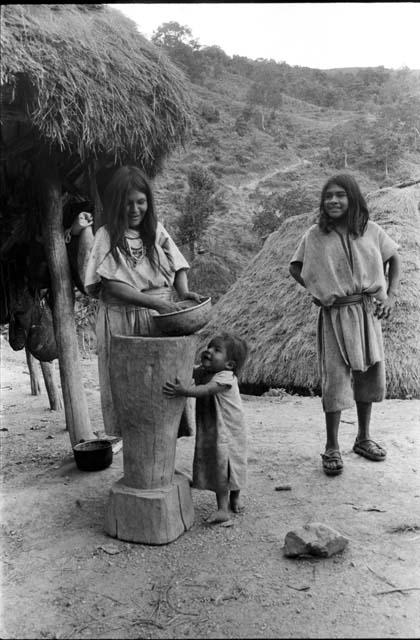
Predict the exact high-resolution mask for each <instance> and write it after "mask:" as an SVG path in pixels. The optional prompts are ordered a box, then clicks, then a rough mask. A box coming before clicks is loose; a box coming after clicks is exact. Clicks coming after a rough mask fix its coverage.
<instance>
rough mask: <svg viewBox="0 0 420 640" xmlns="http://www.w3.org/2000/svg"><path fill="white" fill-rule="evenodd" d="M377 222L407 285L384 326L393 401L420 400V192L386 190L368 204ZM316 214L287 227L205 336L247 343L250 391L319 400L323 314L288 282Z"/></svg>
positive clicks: (271, 240) (217, 311) (228, 297)
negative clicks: (396, 253) (395, 248)
mask: <svg viewBox="0 0 420 640" xmlns="http://www.w3.org/2000/svg"><path fill="white" fill-rule="evenodd" d="M367 202H368V206H369V209H370V212H371V218H372V219H373V220H375V221H376V222H378V223H379V224H381V225H382V226H383V228H384V229H385V230H386V231H387V232H388V233H389V234H390V236H391V237H392V238H393V239H394V240H395V241H396V242H398V243H399V245H400V254H401V257H402V279H401V290H400V295H399V298H398V302H397V304H396V307H395V309H394V312H393V316H392V319H390V320H389V321H384V322H383V332H384V342H385V350H386V364H387V393H388V397H390V398H405V397H406V396H410V395H412V396H416V397H420V211H419V203H420V188H419V186H412V187H407V188H401V189H400V188H387V189H382V190H379V191H375V192H373V193H371V194H369V195H368V196H367ZM315 220H316V212H312V213H308V214H302V215H299V216H295V217H292V218H289V219H287V220H286V221H285V222H284V223H283V224H282V225H281V227H280V228H279V230H278V231H276V232H274V233H272V234H271V235H270V236H269V237H268V238H267V240H266V242H265V244H264V246H263V248H262V249H261V251H260V252H259V253H258V254H257V255H256V256H255V258H254V259H253V261H252V262H251V264H250V265H249V266H248V267H247V268H246V269H245V272H244V273H243V275H242V276H241V277H240V278H239V279H238V280H237V281H236V282H235V284H234V285H233V287H232V288H231V289H230V290H229V291H228V292H227V293H226V294H225V295H224V296H223V297H222V298H221V299H220V300H219V302H218V303H217V305H216V306H215V307H214V310H213V317H212V320H211V322H210V323H209V325H207V327H206V328H205V330H204V331H203V333H202V339H203V343H204V342H205V341H206V339H207V338H208V336H209V335H212V334H213V333H214V332H216V331H218V330H221V329H224V330H228V331H229V330H231V331H234V332H237V333H238V334H239V335H240V336H242V337H243V338H245V339H246V340H247V341H248V344H249V347H250V355H249V358H248V361H247V363H246V365H245V367H244V370H243V372H242V374H241V382H242V383H243V384H244V385H253V386H255V387H262V388H267V387H273V388H280V387H283V388H286V389H289V390H290V389H295V390H300V391H307V392H313V393H319V376H318V367H317V357H316V320H317V315H318V308H317V307H316V306H315V305H314V304H313V303H312V301H311V296H310V295H309V293H307V292H306V291H305V290H304V289H303V288H302V287H300V286H299V285H298V284H297V283H296V282H295V281H294V280H293V278H292V277H291V276H290V275H289V271H288V265H289V260H290V258H291V256H292V254H293V251H294V249H295V247H296V246H297V243H298V241H299V238H300V237H301V235H302V234H303V233H304V231H305V230H306V229H307V228H308V227H309V226H310V225H311V224H313V222H315Z"/></svg>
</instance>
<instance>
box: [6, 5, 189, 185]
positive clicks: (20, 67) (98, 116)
mask: <svg viewBox="0 0 420 640" xmlns="http://www.w3.org/2000/svg"><path fill="white" fill-rule="evenodd" d="M0 35H1V54H2V64H1V80H0V82H1V96H2V122H3V124H4V123H5V122H7V121H10V120H12V119H13V121H16V119H19V120H20V121H21V122H22V123H27V124H28V125H29V126H30V133H31V140H28V141H25V142H26V144H27V145H28V146H27V147H26V151H28V150H29V149H30V148H31V147H29V145H30V143H32V145H35V144H36V143H37V142H38V143H42V144H45V143H48V144H49V145H50V146H51V147H52V148H55V149H57V150H59V151H62V152H67V153H68V154H71V155H74V156H77V157H78V158H80V159H81V160H88V159H90V158H93V157H100V156H103V155H107V156H108V157H109V158H112V159H114V160H115V161H118V160H119V161H121V162H127V161H131V162H135V163H136V164H138V165H140V166H142V167H143V168H144V170H145V171H146V172H147V173H148V174H149V175H150V174H153V173H154V172H155V170H156V168H157V166H158V164H159V162H160V160H161V159H162V157H163V156H165V154H166V153H167V152H168V151H170V150H171V149H173V148H174V146H176V145H178V144H179V143H182V142H183V141H184V139H185V134H186V132H187V130H188V127H189V124H190V115H189V113H190V109H189V95H188V91H187V88H186V83H185V80H184V77H183V75H182V74H181V72H180V71H179V70H178V69H177V68H176V67H175V66H174V65H173V64H172V63H171V62H170V61H169V59H168V58H167V57H166V56H164V55H162V53H161V52H160V51H159V50H158V49H157V48H156V47H155V46H154V45H152V44H151V43H150V42H148V41H147V40H146V39H145V38H144V37H143V36H141V35H140V34H139V33H138V31H137V28H136V26H135V24H134V23H133V22H132V21H131V20H129V19H128V18H126V17H125V16H123V15H122V13H121V12H119V11H117V10H115V9H112V8H110V7H109V6H106V5H99V4H96V5H95V4H87V5H83V4H79V5H75V4H67V5H66V4H63V5H54V4H38V5H3V6H2V11H1V34H0ZM9 119H10V120H9ZM21 142H22V143H23V141H21ZM6 143H7V141H6ZM24 151H25V149H23V147H20V148H19V149H15V153H17V152H19V153H22V152H24ZM6 153H7V150H6Z"/></svg>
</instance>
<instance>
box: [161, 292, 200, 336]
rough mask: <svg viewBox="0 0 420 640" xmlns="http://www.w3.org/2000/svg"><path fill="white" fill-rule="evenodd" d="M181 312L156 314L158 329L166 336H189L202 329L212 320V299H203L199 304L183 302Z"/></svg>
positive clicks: (188, 301)
mask: <svg viewBox="0 0 420 640" xmlns="http://www.w3.org/2000/svg"><path fill="white" fill-rule="evenodd" d="M178 304H179V305H181V306H183V307H184V308H183V309H180V310H179V311H172V312H171V313H161V314H154V315H153V316H152V318H153V322H154V323H155V326H156V328H157V329H158V330H159V331H160V332H161V333H163V334H164V335H166V336H188V335H191V334H192V333H196V331H199V330H200V329H202V328H203V327H204V326H205V325H206V324H207V323H208V321H209V320H210V312H211V298H210V297H203V298H202V301H201V302H199V303H198V304H197V302H195V301H194V300H183V301H182V302H180V303H178Z"/></svg>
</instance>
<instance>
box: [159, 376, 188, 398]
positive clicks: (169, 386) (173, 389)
mask: <svg viewBox="0 0 420 640" xmlns="http://www.w3.org/2000/svg"><path fill="white" fill-rule="evenodd" d="M163 393H164V395H165V396H169V398H176V397H177V396H186V395H187V389H186V388H185V387H183V386H182V384H181V383H180V381H179V378H175V382H169V381H167V382H166V383H165V384H164V386H163Z"/></svg>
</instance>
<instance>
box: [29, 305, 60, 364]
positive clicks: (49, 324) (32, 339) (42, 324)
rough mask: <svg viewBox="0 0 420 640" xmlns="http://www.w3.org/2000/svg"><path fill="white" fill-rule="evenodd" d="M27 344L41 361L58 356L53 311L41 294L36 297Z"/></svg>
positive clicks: (30, 350)
mask: <svg viewBox="0 0 420 640" xmlns="http://www.w3.org/2000/svg"><path fill="white" fill-rule="evenodd" d="M26 346H27V347H28V350H29V352H30V353H31V354H32V355H33V356H34V358H36V359H37V360H40V361H41V362H51V360H55V359H56V358H58V353H57V343H56V341H55V334H54V325H53V318H52V312H51V309H50V307H49V305H48V302H47V300H46V299H45V298H41V297H40V296H39V294H37V295H36V297H35V304H34V306H33V310H32V319H31V327H30V329H29V333H28V339H27V341H26Z"/></svg>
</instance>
